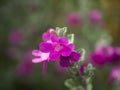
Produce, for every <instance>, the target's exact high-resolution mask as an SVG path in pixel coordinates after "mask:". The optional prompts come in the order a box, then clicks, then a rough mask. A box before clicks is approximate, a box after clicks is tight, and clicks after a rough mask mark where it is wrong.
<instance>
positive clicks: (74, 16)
mask: <svg viewBox="0 0 120 90" xmlns="http://www.w3.org/2000/svg"><path fill="white" fill-rule="evenodd" d="M80 21H81V17H80V15H79V14H78V13H71V14H69V15H68V17H67V23H68V24H70V25H73V26H74V25H78V24H80Z"/></svg>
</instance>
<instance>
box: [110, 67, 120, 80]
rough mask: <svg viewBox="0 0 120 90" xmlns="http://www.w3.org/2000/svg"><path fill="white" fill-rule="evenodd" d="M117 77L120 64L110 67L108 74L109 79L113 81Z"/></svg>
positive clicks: (119, 71)
mask: <svg viewBox="0 0 120 90" xmlns="http://www.w3.org/2000/svg"><path fill="white" fill-rule="evenodd" d="M118 78H120V66H116V67H113V68H112V70H111V72H110V76H109V81H110V82H113V81H115V80H116V79H118Z"/></svg>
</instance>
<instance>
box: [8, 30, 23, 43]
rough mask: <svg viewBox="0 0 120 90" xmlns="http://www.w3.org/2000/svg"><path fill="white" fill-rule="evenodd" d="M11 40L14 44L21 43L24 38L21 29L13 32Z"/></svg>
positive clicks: (10, 36)
mask: <svg viewBox="0 0 120 90" xmlns="http://www.w3.org/2000/svg"><path fill="white" fill-rule="evenodd" d="M9 40H10V42H11V43H12V44H19V43H20V42H21V40H22V34H21V33H20V32H19V31H14V32H11V33H10V35H9Z"/></svg>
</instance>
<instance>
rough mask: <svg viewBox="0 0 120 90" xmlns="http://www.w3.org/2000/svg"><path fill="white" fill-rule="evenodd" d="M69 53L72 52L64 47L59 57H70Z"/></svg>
mask: <svg viewBox="0 0 120 90" xmlns="http://www.w3.org/2000/svg"><path fill="white" fill-rule="evenodd" d="M71 53H72V50H71V49H70V48H69V47H67V46H64V47H63V49H62V50H61V55H62V56H65V57H67V56H70V54H71Z"/></svg>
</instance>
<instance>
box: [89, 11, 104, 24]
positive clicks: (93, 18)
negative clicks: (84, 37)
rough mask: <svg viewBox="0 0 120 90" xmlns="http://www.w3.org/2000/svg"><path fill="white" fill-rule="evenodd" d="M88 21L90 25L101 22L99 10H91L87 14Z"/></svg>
mask: <svg viewBox="0 0 120 90" xmlns="http://www.w3.org/2000/svg"><path fill="white" fill-rule="evenodd" d="M89 19H90V22H91V23H93V24H97V23H99V22H101V20H102V15H101V13H100V11H99V10H92V11H90V13H89Z"/></svg>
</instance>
